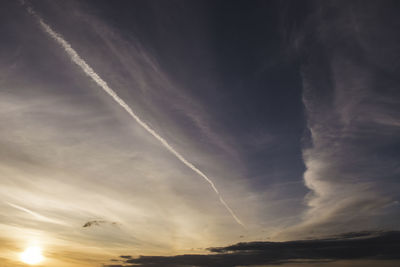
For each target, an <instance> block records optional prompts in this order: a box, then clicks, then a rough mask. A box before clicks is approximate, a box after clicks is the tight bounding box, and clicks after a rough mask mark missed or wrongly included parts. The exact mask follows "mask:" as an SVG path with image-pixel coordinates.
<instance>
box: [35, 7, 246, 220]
mask: <svg viewBox="0 0 400 267" xmlns="http://www.w3.org/2000/svg"><path fill="white" fill-rule="evenodd" d="M28 12H29V13H31V14H32V15H34V16H35V17H36V18H37V19H38V21H39V23H40V26H41V27H42V29H43V30H44V31H45V32H46V33H47V34H49V35H50V37H51V38H53V39H54V40H55V41H56V42H57V43H58V44H59V45H60V46H61V47H62V48H64V50H65V52H66V53H67V54H68V56H69V57H70V58H71V60H72V61H73V62H74V63H75V64H76V65H78V66H79V67H80V68H81V69H82V70H83V72H84V73H85V74H86V75H87V76H89V77H90V78H92V80H93V81H94V82H95V83H97V85H99V86H100V87H101V88H102V89H103V90H104V91H105V92H106V93H108V94H109V95H110V96H111V97H112V98H113V99H114V100H115V102H117V103H118V104H119V105H120V106H121V107H122V108H124V109H125V111H126V112H128V114H129V115H131V117H132V118H133V119H134V120H135V121H136V122H137V123H139V125H140V126H142V127H143V128H144V129H145V130H146V131H147V132H149V133H150V134H151V135H152V136H154V138H156V139H157V140H158V141H160V143H161V144H162V145H163V146H164V147H165V148H166V149H167V150H168V151H169V152H171V153H172V154H173V155H174V156H175V157H176V158H177V159H179V160H180V161H181V162H182V163H183V164H185V165H186V166H187V167H189V168H190V169H191V170H192V171H194V172H195V173H197V174H198V175H200V176H201V177H202V178H204V180H206V181H207V182H208V183H209V184H210V185H211V187H212V189H213V190H214V191H215V193H216V194H217V195H218V196H219V200H220V202H221V203H222V205H224V207H225V208H226V209H227V210H228V211H229V213H230V214H231V215H232V217H233V218H234V219H235V221H236V222H237V223H238V224H240V225H241V226H243V227H244V224H243V223H242V222H241V221H240V219H239V218H238V217H237V216H236V215H235V213H234V212H233V210H232V209H231V208H230V207H229V206H228V204H226V202H225V201H224V199H223V198H222V196H221V195H220V193H219V191H218V189H217V188H216V187H215V184H214V182H213V181H211V179H210V178H208V177H207V175H205V174H204V173H203V172H202V171H200V170H199V169H198V168H196V167H195V166H194V165H193V164H192V163H190V162H189V161H188V160H186V159H185V158H184V157H183V156H182V155H181V154H180V153H179V152H178V151H176V150H175V149H174V148H173V147H172V146H171V145H170V144H169V143H168V142H167V140H165V139H164V138H163V137H161V136H160V135H159V134H158V133H157V132H156V131H154V130H153V129H152V128H151V127H150V126H149V125H147V123H145V122H144V121H143V120H142V119H141V118H140V117H139V116H137V115H136V114H135V113H134V112H133V110H132V109H131V108H130V107H129V106H128V104H126V103H125V101H124V100H123V99H122V98H120V97H119V96H118V95H117V93H116V92H115V91H114V90H113V89H111V88H110V87H109V86H108V84H107V83H106V82H105V81H104V80H103V79H102V78H101V77H100V76H99V75H98V74H97V73H96V72H95V71H94V70H93V69H92V67H90V66H89V65H88V64H87V63H86V62H85V60H83V59H82V58H81V57H80V56H79V55H78V53H77V52H76V51H75V50H74V49H73V48H72V46H71V45H70V44H69V43H68V42H67V41H65V40H64V38H63V37H62V35H61V34H59V33H57V32H55V31H54V30H53V29H52V28H51V27H50V26H49V25H48V24H46V23H45V22H44V21H43V20H42V18H41V17H40V16H39V15H37V14H36V13H35V12H34V11H33V9H32V8H29V7H28Z"/></svg>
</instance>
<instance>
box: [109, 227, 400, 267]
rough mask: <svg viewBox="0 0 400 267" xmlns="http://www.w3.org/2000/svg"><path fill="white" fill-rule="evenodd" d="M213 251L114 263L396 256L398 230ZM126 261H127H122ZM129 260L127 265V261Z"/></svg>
mask: <svg viewBox="0 0 400 267" xmlns="http://www.w3.org/2000/svg"><path fill="white" fill-rule="evenodd" d="M209 251H210V252H214V253H215V254H207V255H177V256H140V257H139V258H129V257H128V256H121V257H123V258H125V259H127V260H126V261H125V264H124V265H108V266H107V267H118V266H250V265H261V264H271V265H281V264H287V263H294V262H297V263H299V262H301V263H320V262H327V261H337V260H361V259H364V260H365V259H368V260H400V254H399V253H398V251H400V231H390V232H368V231H364V232H351V233H346V234H343V235H339V236H333V237H329V238H325V239H310V240H297V241H287V242H243V243H237V244H235V245H231V246H227V247H215V248H209ZM126 264H128V265H126ZM129 264H130V265H129Z"/></svg>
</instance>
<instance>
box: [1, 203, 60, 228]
mask: <svg viewBox="0 0 400 267" xmlns="http://www.w3.org/2000/svg"><path fill="white" fill-rule="evenodd" d="M5 203H6V204H8V205H10V206H11V207H13V208H16V209H18V210H21V211H24V212H26V213H28V214H30V215H32V216H33V217H35V218H36V219H38V220H40V221H44V222H49V223H54V224H61V225H67V224H66V223H64V222H62V221H60V220H55V219H51V218H49V217H46V216H43V215H41V214H39V213H37V212H34V211H31V210H29V209H27V208H24V207H21V206H18V205H15V204H13V203H10V202H5Z"/></svg>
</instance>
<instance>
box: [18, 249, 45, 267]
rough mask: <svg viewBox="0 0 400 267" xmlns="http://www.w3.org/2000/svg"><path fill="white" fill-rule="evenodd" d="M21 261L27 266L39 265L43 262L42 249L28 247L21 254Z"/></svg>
mask: <svg viewBox="0 0 400 267" xmlns="http://www.w3.org/2000/svg"><path fill="white" fill-rule="evenodd" d="M20 259H21V261H22V262H24V263H27V264H31V265H33V264H38V263H40V262H41V261H42V260H43V255H42V249H41V248H40V247H28V248H27V249H25V251H24V252H22V253H21V255H20Z"/></svg>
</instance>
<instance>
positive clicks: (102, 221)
mask: <svg viewBox="0 0 400 267" xmlns="http://www.w3.org/2000/svg"><path fill="white" fill-rule="evenodd" d="M101 224H111V225H117V223H116V222H109V221H104V220H94V221H88V222H86V223H85V224H84V225H83V226H82V227H84V228H86V227H91V226H100V225H101Z"/></svg>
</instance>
